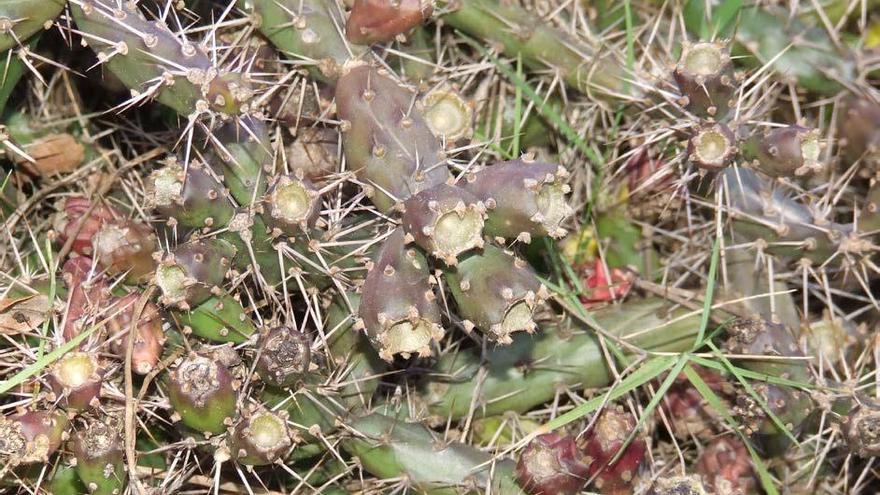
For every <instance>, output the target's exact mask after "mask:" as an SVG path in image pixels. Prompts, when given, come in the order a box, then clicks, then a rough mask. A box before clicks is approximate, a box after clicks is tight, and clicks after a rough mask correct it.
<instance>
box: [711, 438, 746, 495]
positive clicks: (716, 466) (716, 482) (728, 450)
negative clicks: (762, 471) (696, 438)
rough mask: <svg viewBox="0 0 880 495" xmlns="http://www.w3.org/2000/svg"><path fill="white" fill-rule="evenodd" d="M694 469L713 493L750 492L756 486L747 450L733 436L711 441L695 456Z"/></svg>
mask: <svg viewBox="0 0 880 495" xmlns="http://www.w3.org/2000/svg"><path fill="white" fill-rule="evenodd" d="M696 471H697V473H699V474H700V475H701V476H702V477H703V481H704V482H705V483H706V486H707V487H708V488H709V489H710V490H714V491H715V492H716V493H730V494H734V493H741V494H743V495H745V494H749V493H754V492H755V490H756V488H757V480H756V479H755V472H754V470H753V469H752V460H751V456H750V455H749V451H748V450H746V446H745V445H743V443H742V441H741V440H739V439H738V438H735V437H733V436H730V435H728V436H723V437H717V438H716V439H714V440H712V442H710V443H709V444H708V445H707V446H706V448H705V449H704V450H703V452H701V453H700V457H699V458H698V459H697V464H696Z"/></svg>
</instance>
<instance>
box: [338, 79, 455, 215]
mask: <svg viewBox="0 0 880 495" xmlns="http://www.w3.org/2000/svg"><path fill="white" fill-rule="evenodd" d="M414 98H415V96H414V95H413V94H412V93H411V92H410V91H409V90H407V89H406V88H404V87H402V86H399V85H398V84H397V82H395V81H394V80H392V79H391V78H389V77H388V75H387V74H386V73H384V72H383V71H381V70H376V69H373V68H371V67H369V66H366V65H359V66H355V67H352V68H350V69H349V70H348V72H347V73H346V74H345V75H344V76H342V77H341V78H340V79H339V82H338V84H337V85H336V105H337V109H338V113H339V118H340V119H342V120H343V121H344V122H343V125H342V130H343V135H342V137H343V147H344V151H345V159H346V162H347V167H348V169H350V170H352V171H353V172H355V173H356V174H357V175H358V177H359V178H360V179H361V180H362V181H364V182H365V183H366V184H367V185H368V186H370V188H369V191H368V194H369V195H370V197H371V199H372V201H373V204H375V205H376V207H377V208H379V210H381V211H383V212H387V211H388V210H390V209H391V208H392V207H393V206H394V205H395V204H396V203H397V202H398V201H405V200H406V199H408V198H409V197H410V196H412V195H413V194H416V193H418V192H419V191H421V190H423V189H427V188H430V187H433V186H436V185H438V184H442V183H444V182H446V181H447V180H448V179H449V177H450V175H449V171H448V170H447V168H446V165H445V161H446V157H445V153H444V152H443V151H442V150H441V149H440V143H439V141H438V140H437V138H436V137H435V136H434V134H433V133H432V132H431V129H429V128H428V125H427V124H426V123H425V119H424V117H423V116H422V114H421V112H420V111H419V109H418V107H416V106H414V105H413V99H414Z"/></svg>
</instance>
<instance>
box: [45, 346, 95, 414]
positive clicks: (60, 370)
mask: <svg viewBox="0 0 880 495" xmlns="http://www.w3.org/2000/svg"><path fill="white" fill-rule="evenodd" d="M103 374H104V370H103V369H102V368H101V366H100V365H99V364H98V359H97V358H96V357H95V355H94V354H89V353H85V352H68V353H67V354H65V355H64V356H62V357H61V359H59V360H58V361H56V362H55V363H54V364H53V365H52V369H51V371H50V372H49V384H50V385H51V388H52V392H54V393H55V396H56V397H57V398H58V399H59V401H60V402H61V404H62V405H63V406H64V407H65V408H67V409H70V410H73V411H82V410H85V409H89V408H91V407H93V406H96V405H97V403H98V397H99V396H100V393H101V385H102V384H103V383H104V379H103Z"/></svg>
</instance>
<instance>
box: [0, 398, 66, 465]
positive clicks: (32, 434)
mask: <svg viewBox="0 0 880 495" xmlns="http://www.w3.org/2000/svg"><path fill="white" fill-rule="evenodd" d="M69 426H70V422H69V421H68V419H67V415H66V414H64V412H62V411H28V412H24V413H20V414H15V415H12V416H0V459H2V460H3V464H4V465H7V466H13V467H14V466H18V465H22V464H34V463H47V462H49V456H51V455H52V454H53V453H55V451H57V450H58V448H59V447H60V446H61V443H62V442H63V441H64V440H66V439H67V429H68V427H69Z"/></svg>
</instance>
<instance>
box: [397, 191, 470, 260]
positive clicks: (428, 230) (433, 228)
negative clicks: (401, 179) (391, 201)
mask: <svg viewBox="0 0 880 495" xmlns="http://www.w3.org/2000/svg"><path fill="white" fill-rule="evenodd" d="M403 208H404V211H403V217H402V221H403V227H404V230H405V231H406V233H407V234H408V235H409V236H412V238H413V239H414V240H415V242H416V244H418V245H419V246H420V247H421V248H423V249H424V250H426V251H428V252H429V253H430V254H431V255H432V256H435V257H437V258H440V259H442V260H444V261H445V262H446V264H447V265H454V264H455V263H456V259H457V257H458V255H459V254H461V253H463V252H465V251H468V250H470V249H473V248H476V247H482V245H483V222H484V218H485V216H486V213H485V212H486V207H485V205H483V203H482V202H481V201H480V200H479V199H477V197H476V196H474V195H473V194H471V193H469V192H467V191H465V190H464V189H461V188H459V187H456V186H450V185H447V184H441V185H439V186H434V187H432V188H431V189H426V190H424V191H422V192H420V193H418V194H416V195H415V196H413V197H411V198H409V199H408V200H406V202H404V203H403Z"/></svg>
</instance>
